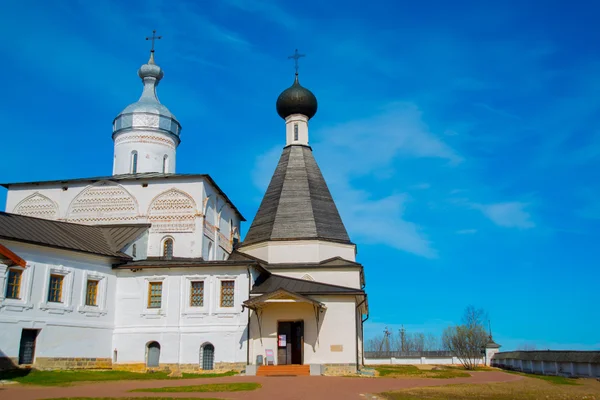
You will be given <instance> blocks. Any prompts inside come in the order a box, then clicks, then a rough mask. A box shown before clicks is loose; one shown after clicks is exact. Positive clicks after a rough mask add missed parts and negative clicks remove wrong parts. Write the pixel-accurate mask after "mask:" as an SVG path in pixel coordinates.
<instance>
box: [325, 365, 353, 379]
mask: <svg viewBox="0 0 600 400" xmlns="http://www.w3.org/2000/svg"><path fill="white" fill-rule="evenodd" d="M354 374H356V364H323V375H325V376H341V375H354Z"/></svg>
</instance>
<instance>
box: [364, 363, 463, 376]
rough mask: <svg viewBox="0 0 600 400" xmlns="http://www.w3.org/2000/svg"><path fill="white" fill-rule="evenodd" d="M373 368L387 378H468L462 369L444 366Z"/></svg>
mask: <svg viewBox="0 0 600 400" xmlns="http://www.w3.org/2000/svg"><path fill="white" fill-rule="evenodd" d="M375 370H376V371H377V372H379V376H381V377H388V378H402V377H409V378H436V379H450V378H468V377H469V376H471V375H469V373H467V372H465V371H464V370H459V369H455V368H446V367H436V369H420V368H418V367H416V366H414V365H378V366H375Z"/></svg>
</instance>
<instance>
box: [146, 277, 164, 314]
mask: <svg viewBox="0 0 600 400" xmlns="http://www.w3.org/2000/svg"><path fill="white" fill-rule="evenodd" d="M154 285H160V293H159V295H158V296H159V299H158V301H159V302H160V303H159V305H158V306H152V302H153V299H152V287H153V286H154ZM162 305H163V282H162V281H149V282H148V298H147V301H146V308H147V309H149V310H157V309H158V310H160V309H161V308H162Z"/></svg>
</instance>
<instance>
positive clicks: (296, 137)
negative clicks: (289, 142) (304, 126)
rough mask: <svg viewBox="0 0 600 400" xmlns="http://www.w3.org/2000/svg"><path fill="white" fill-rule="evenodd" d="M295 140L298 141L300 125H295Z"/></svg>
mask: <svg viewBox="0 0 600 400" xmlns="http://www.w3.org/2000/svg"><path fill="white" fill-rule="evenodd" d="M294 140H298V124H294Z"/></svg>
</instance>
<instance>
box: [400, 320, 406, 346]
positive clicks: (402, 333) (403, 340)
mask: <svg viewBox="0 0 600 400" xmlns="http://www.w3.org/2000/svg"><path fill="white" fill-rule="evenodd" d="M400 351H402V352H405V351H406V329H404V325H402V328H401V329H400Z"/></svg>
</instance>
